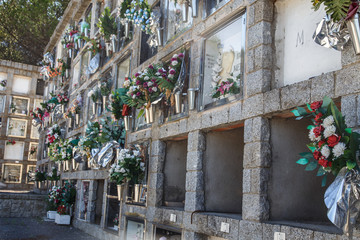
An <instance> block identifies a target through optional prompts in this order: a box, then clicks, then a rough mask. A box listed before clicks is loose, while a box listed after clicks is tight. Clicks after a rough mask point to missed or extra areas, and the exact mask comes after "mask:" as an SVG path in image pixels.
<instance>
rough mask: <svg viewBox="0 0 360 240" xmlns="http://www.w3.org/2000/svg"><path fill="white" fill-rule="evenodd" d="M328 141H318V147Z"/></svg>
mask: <svg viewBox="0 0 360 240" xmlns="http://www.w3.org/2000/svg"><path fill="white" fill-rule="evenodd" d="M325 143H326V142H325V140H321V141H320V142H319V143H318V148H321V147H322V145H324V144H325Z"/></svg>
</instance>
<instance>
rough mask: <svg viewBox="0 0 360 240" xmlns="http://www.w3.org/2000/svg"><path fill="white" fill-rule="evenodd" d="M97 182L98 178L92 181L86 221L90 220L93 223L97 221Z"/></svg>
mask: <svg viewBox="0 0 360 240" xmlns="http://www.w3.org/2000/svg"><path fill="white" fill-rule="evenodd" d="M97 184H98V183H97V181H96V180H91V181H90V186H89V202H88V206H87V216H86V221H90V222H91V223H93V222H95V214H96V191H97Z"/></svg>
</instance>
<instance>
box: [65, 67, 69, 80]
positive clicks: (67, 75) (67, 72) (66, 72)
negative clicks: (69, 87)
mask: <svg viewBox="0 0 360 240" xmlns="http://www.w3.org/2000/svg"><path fill="white" fill-rule="evenodd" d="M69 76H70V74H69V69H66V70H65V78H66V79H68V78H69Z"/></svg>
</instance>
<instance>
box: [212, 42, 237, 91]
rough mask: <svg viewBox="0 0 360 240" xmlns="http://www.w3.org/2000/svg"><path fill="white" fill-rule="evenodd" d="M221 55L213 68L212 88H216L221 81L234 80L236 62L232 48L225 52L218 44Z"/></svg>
mask: <svg viewBox="0 0 360 240" xmlns="http://www.w3.org/2000/svg"><path fill="white" fill-rule="evenodd" d="M218 49H219V54H218V58H217V60H216V63H215V65H214V67H213V73H212V76H213V79H212V86H213V87H215V86H216V85H217V84H218V83H220V82H221V81H225V80H227V79H228V78H232V71H231V70H232V69H233V64H234V60H235V53H234V50H233V49H232V48H230V49H228V50H227V51H225V52H224V49H223V45H222V44H220V43H219V44H218Z"/></svg>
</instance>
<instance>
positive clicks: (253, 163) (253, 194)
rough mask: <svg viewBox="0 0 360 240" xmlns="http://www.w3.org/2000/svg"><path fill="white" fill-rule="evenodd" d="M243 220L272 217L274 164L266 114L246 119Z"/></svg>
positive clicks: (261, 219) (259, 219)
mask: <svg viewBox="0 0 360 240" xmlns="http://www.w3.org/2000/svg"><path fill="white" fill-rule="evenodd" d="M244 135H245V136H244V142H245V147H244V175H243V205H242V206H243V207H242V208H243V210H242V216H243V219H244V220H251V221H263V220H267V219H268V218H269V202H268V200H267V181H268V179H269V172H270V169H269V167H270V164H271V147H270V142H269V141H270V125H269V122H268V120H267V119H266V118H263V117H255V118H252V119H247V120H246V121H245V129H244Z"/></svg>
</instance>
